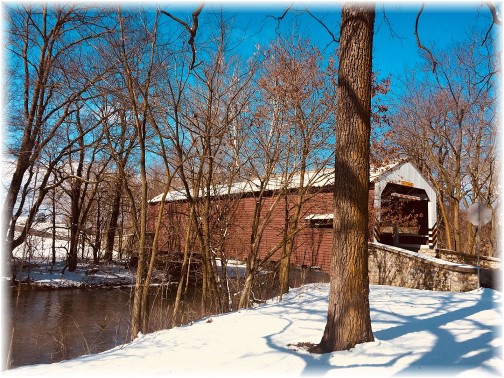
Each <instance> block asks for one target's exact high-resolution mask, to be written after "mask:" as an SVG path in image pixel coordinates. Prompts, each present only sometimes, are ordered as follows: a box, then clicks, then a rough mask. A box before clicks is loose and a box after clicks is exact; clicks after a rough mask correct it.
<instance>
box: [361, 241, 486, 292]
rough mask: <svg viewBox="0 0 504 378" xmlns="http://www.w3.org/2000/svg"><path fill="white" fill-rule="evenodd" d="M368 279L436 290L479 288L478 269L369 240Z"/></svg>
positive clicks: (460, 290) (382, 283) (380, 283)
mask: <svg viewBox="0 0 504 378" xmlns="http://www.w3.org/2000/svg"><path fill="white" fill-rule="evenodd" d="M369 281H370V284H374V285H392V286H401V287H407V288H412V289H425V290H435V291H456V292H462V291H470V290H474V289H477V288H478V269H477V267H475V266H471V265H464V264H456V263H451V262H448V261H444V260H440V259H437V258H434V257H432V256H428V255H424V254H420V253H415V252H410V251H407V250H404V249H401V248H396V247H391V246H388V245H384V244H378V243H369Z"/></svg>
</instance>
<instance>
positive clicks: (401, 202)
mask: <svg viewBox="0 0 504 378" xmlns="http://www.w3.org/2000/svg"><path fill="white" fill-rule="evenodd" d="M334 175H335V172H334V169H324V170H322V171H318V172H307V173H306V176H305V180H304V182H305V183H307V182H309V183H310V187H309V190H308V191H307V194H306V196H305V199H304V201H303V205H302V209H301V217H300V222H299V225H298V227H299V231H298V233H297V234H296V236H295V239H294V249H293V253H292V257H291V263H292V264H296V265H304V266H309V267H320V268H321V269H322V270H324V271H326V272H327V271H329V267H330V261H331V249H332V238H333V230H332V218H333V212H334V211H335V209H334V204H333V182H334V177H335V176H334ZM262 187H263V189H262V190H263V195H264V197H263V202H262V209H263V212H262V218H261V222H263V223H264V224H265V226H266V227H265V230H264V234H263V237H262V238H261V240H260V245H259V257H260V258H264V257H265V256H266V255H269V254H270V255H271V258H270V259H271V261H278V260H279V258H280V256H281V253H282V251H281V247H280V248H279V246H281V245H282V241H283V240H285V234H286V229H287V228H286V227H287V224H288V222H289V219H290V217H292V215H293V208H294V206H293V202H294V201H295V198H296V195H297V189H298V187H299V175H298V176H295V175H294V176H293V177H291V178H290V180H289V182H288V183H287V185H286V184H285V182H283V181H282V179H281V178H279V177H276V178H275V179H272V180H270V182H268V183H267V187H266V191H264V185H263V186H262ZM260 188H261V185H260V183H259V181H258V180H249V181H242V182H238V183H235V184H233V185H231V186H224V185H221V186H216V187H215V188H214V189H215V190H214V191H213V193H214V195H212V196H211V198H212V201H211V206H210V207H209V208H208V209H207V211H208V212H209V215H210V219H211V225H210V226H211V228H212V243H213V246H214V248H217V249H219V251H221V252H222V251H225V255H226V257H227V258H228V259H237V260H244V259H246V258H247V254H248V251H249V250H250V243H251V233H252V230H253V225H252V220H253V214H254V211H255V207H256V203H257V196H258V191H259V190H260ZM161 198H162V196H161V195H160V196H157V197H155V198H153V199H152V200H151V201H150V217H149V228H150V230H153V229H154V221H155V218H156V214H157V212H158V209H159V204H160V201H161ZM369 199H370V201H369V203H370V210H371V211H370V214H373V218H374V219H373V221H372V222H370V230H372V232H373V235H372V236H371V237H370V240H373V239H374V240H375V241H378V242H381V243H384V244H389V245H395V246H400V247H403V248H408V249H411V250H418V249H420V248H434V247H435V244H436V228H437V223H436V193H435V191H434V189H433V188H432V187H431V186H430V185H429V183H428V182H427V181H426V180H425V178H424V177H423V176H422V175H421V174H420V172H419V171H418V169H416V168H415V167H414V166H413V165H412V164H411V163H410V162H399V163H395V164H391V165H388V166H384V167H380V168H372V169H371V174H370V182H369ZM336 211H337V209H336ZM188 214H189V205H188V201H187V197H186V195H185V192H184V191H177V190H174V191H171V192H169V193H168V196H167V197H166V203H165V208H164V217H163V221H162V226H161V231H160V232H161V233H160V238H159V251H160V252H161V253H167V254H177V253H181V252H182V251H183V248H184V245H185V241H186V238H187V237H190V238H192V240H191V250H192V251H194V252H196V251H197V249H198V247H197V241H196V239H195V238H194V235H191V234H189V235H188V234H187V229H188V227H187V224H188V216H189V215H188ZM404 219H407V220H408V222H407V224H406V223H404V222H403V220H404Z"/></svg>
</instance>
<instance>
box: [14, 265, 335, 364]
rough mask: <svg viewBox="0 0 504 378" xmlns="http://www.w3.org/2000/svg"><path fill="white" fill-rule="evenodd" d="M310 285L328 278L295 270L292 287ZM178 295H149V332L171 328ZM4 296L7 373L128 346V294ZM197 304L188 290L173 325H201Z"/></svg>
mask: <svg viewBox="0 0 504 378" xmlns="http://www.w3.org/2000/svg"><path fill="white" fill-rule="evenodd" d="M309 282H328V277H327V275H326V274H324V273H322V272H317V271H309V272H308V274H306V272H305V273H304V274H303V275H302V276H301V275H300V273H299V272H296V270H294V271H293V273H291V287H297V286H300V285H301V284H303V283H309ZM176 290H177V285H171V286H162V287H153V288H151V289H150V298H149V307H150V309H151V311H150V318H149V331H150V332H154V331H157V330H161V329H167V328H169V324H170V319H171V312H172V311H173V307H172V304H173V302H174V298H175V295H176ZM7 293H8V295H7V298H8V299H9V301H8V303H7V307H8V314H6V315H7V316H5V318H7V319H8V322H7V324H6V328H5V334H6V338H7V339H12V342H11V343H7V344H9V345H5V350H6V351H7V352H6V353H8V361H9V362H8V366H7V368H9V369H12V368H15V367H19V366H24V365H34V364H47V363H53V362H58V361H62V360H67V359H72V358H76V357H79V356H81V355H85V354H94V353H100V352H103V351H105V350H108V349H111V348H114V347H116V346H120V345H123V344H125V343H127V342H128V340H129V333H130V323H129V322H130V307H131V304H132V302H133V295H132V294H133V293H132V289H131V288H127V287H122V288H109V289H103V288H100V289H98V288H96V289H81V288H73V289H37V288H30V287H26V288H22V289H21V290H20V291H19V292H18V290H17V289H14V288H11V289H10V291H8V292H7ZM272 296H273V294H272V292H271V290H268V292H263V293H262V295H261V297H262V298H263V299H266V298H270V297H272ZM200 301H201V294H200V290H199V289H198V288H197V287H192V288H190V290H188V293H187V294H186V297H185V300H184V301H183V309H182V311H181V314H182V315H181V318H180V319H177V324H187V323H189V322H191V321H194V320H197V319H200V318H201V317H202V315H201V313H199V309H200ZM13 326H14V327H13ZM11 335H12V336H13V337H11Z"/></svg>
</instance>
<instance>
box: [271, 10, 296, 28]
mask: <svg viewBox="0 0 504 378" xmlns="http://www.w3.org/2000/svg"><path fill="white" fill-rule="evenodd" d="M293 5H294V3H291V5H289V6H288V7H287V8H285V11H284V12H283V14H282V15H281V16H280V17H275V16H269V17H272V18H273V19H274V20H276V21H277V26H276V28H275V32H276V33H277V34H278V28H279V27H280V22H282V20H283V19H284V17H285V16H286V15H287V13H289V11H290V10H291V9H292V6H293Z"/></svg>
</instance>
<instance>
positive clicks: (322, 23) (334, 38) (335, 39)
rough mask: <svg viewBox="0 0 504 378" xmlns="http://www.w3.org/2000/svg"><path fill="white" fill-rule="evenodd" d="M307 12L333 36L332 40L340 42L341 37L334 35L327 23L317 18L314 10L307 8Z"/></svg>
mask: <svg viewBox="0 0 504 378" xmlns="http://www.w3.org/2000/svg"><path fill="white" fill-rule="evenodd" d="M305 12H306V13H308V14H309V15H310V16H311V17H312V18H313V19H314V20H315V21H317V22H318V23H319V24H320V25H322V27H323V28H324V29H325V31H326V32H327V33H328V34H329V35H330V36H331V38H332V40H333V41H334V42H336V43H339V38H338V37H336V36H335V35H334V33H333V32H332V31H331V30H330V29H329V28H328V27H327V25H326V24H325V23H324V22H323V21H322V20H320V19H319V18H317V17H316V16H315V15H314V14H313V13H312V12H310V11H309V9H308V8H305Z"/></svg>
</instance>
